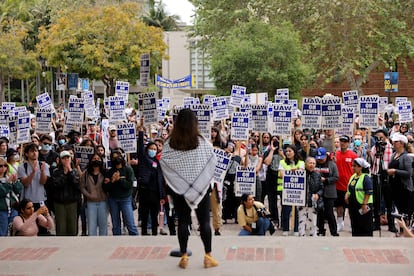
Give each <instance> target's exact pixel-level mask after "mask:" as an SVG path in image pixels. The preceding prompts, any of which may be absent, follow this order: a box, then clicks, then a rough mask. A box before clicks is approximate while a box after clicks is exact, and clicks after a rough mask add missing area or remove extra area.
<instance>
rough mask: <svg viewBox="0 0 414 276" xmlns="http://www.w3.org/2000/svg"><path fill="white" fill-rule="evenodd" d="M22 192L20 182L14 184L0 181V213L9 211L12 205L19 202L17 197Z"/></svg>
mask: <svg viewBox="0 0 414 276" xmlns="http://www.w3.org/2000/svg"><path fill="white" fill-rule="evenodd" d="M22 191H23V184H22V183H21V182H20V180H17V181H16V182H14V183H7V182H2V181H0V211H9V210H10V208H11V207H12V206H13V204H14V203H15V202H17V201H19V195H20V193H21V192H22Z"/></svg>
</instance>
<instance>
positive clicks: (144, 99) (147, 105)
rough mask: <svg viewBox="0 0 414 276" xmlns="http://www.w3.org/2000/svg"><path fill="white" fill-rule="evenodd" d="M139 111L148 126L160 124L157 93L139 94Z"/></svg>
mask: <svg viewBox="0 0 414 276" xmlns="http://www.w3.org/2000/svg"><path fill="white" fill-rule="evenodd" d="M138 103H139V109H140V111H141V116H144V118H145V123H146V124H156V123H157V122H158V110H157V98H156V96H155V92H150V93H142V94H138Z"/></svg>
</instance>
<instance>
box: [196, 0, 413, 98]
mask: <svg viewBox="0 0 414 276" xmlns="http://www.w3.org/2000/svg"><path fill="white" fill-rule="evenodd" d="M190 2H192V3H193V4H194V5H195V7H196V10H197V17H196V18H197V20H196V25H195V27H194V34H193V35H194V36H196V37H201V38H202V39H203V40H202V42H203V44H201V45H203V46H204V47H205V48H206V49H209V48H210V46H214V45H215V44H216V43H220V40H223V39H226V36H227V35H228V33H229V30H231V29H232V28H237V27H239V26H241V25H242V24H244V23H245V22H250V21H255V20H257V21H262V22H265V23H267V24H269V25H271V26H278V25H280V24H283V22H284V21H290V22H292V24H293V26H294V29H295V30H296V31H297V32H299V34H300V39H301V42H302V45H303V47H304V48H306V49H309V51H308V52H306V56H305V58H306V62H307V63H309V64H313V67H314V68H318V69H317V71H315V72H316V75H315V76H314V79H315V80H316V79H317V78H319V79H320V80H323V81H324V82H325V83H326V82H331V81H333V80H334V79H337V80H341V79H345V80H347V82H348V84H349V85H350V87H351V88H352V89H359V90H361V85H362V83H364V82H365V81H366V80H367V77H368V75H369V73H370V72H371V71H372V70H377V68H379V69H380V70H382V68H383V67H384V66H385V67H388V66H390V65H394V63H395V62H396V61H398V62H402V63H403V64H405V61H406V60H407V58H412V57H413V54H414V46H413V45H414V16H413V15H414V3H413V1H412V0H409V1H407V0H393V1H389V0H341V1H332V0H321V1H308V0H295V1H291V0H254V1H253V0H232V1H229V0H192V1H190ZM263 39H266V38H263ZM213 48H214V47H213ZM394 67H395V66H394ZM361 92H362V91H361Z"/></svg>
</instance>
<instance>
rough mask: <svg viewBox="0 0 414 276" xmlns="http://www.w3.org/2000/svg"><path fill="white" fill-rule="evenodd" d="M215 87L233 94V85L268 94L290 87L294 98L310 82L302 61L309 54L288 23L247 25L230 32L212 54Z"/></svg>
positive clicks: (306, 68) (307, 69)
mask: <svg viewBox="0 0 414 276" xmlns="http://www.w3.org/2000/svg"><path fill="white" fill-rule="evenodd" d="M211 52H212V54H211V59H212V75H213V76H214V78H215V79H216V87H217V88H218V89H219V90H222V91H228V92H229V91H230V89H231V86H232V85H233V84H236V85H242V86H246V87H247V91H248V92H263V91H265V92H268V93H269V95H270V96H273V95H274V93H275V92H276V89H277V88H285V87H289V90H290V92H291V95H292V96H293V97H295V94H296V95H297V94H298V93H299V91H300V89H301V88H302V87H303V85H304V84H305V83H306V82H307V81H308V80H307V76H309V75H310V72H311V71H310V70H311V69H310V67H309V66H307V65H306V64H304V63H303V62H302V59H303V56H304V54H305V53H306V51H305V50H304V49H303V47H302V46H301V44H300V38H299V35H298V33H297V32H294V31H293V29H292V26H291V25H290V24H289V23H284V24H281V25H279V26H270V25H269V24H266V23H263V22H248V23H244V24H240V25H239V26H238V27H235V28H232V29H230V30H229V31H228V33H227V36H226V38H225V39H223V40H221V41H217V42H216V43H215V44H214V47H213V50H212V51H211Z"/></svg>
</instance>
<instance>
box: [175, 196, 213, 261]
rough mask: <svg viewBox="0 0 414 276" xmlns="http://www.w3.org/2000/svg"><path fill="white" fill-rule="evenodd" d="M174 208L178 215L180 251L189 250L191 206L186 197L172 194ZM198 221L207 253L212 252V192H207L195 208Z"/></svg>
mask: <svg viewBox="0 0 414 276" xmlns="http://www.w3.org/2000/svg"><path fill="white" fill-rule="evenodd" d="M172 197H173V204H174V209H175V212H176V214H177V217H178V231H177V232H178V233H177V234H178V243H179V244H180V252H181V254H184V253H186V252H187V244H188V236H189V234H190V233H189V229H190V224H191V208H190V207H189V206H188V204H187V202H186V201H185V199H184V197H183V196H181V195H177V194H175V193H174V194H172ZM195 212H196V216H197V220H198V223H199V224H200V236H201V240H202V242H203V245H204V251H205V253H210V252H211V226H210V193H209V192H207V193H206V194H205V196H204V197H203V199H202V200H201V202H200V203H199V204H198V206H197V209H196V210H195Z"/></svg>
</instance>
